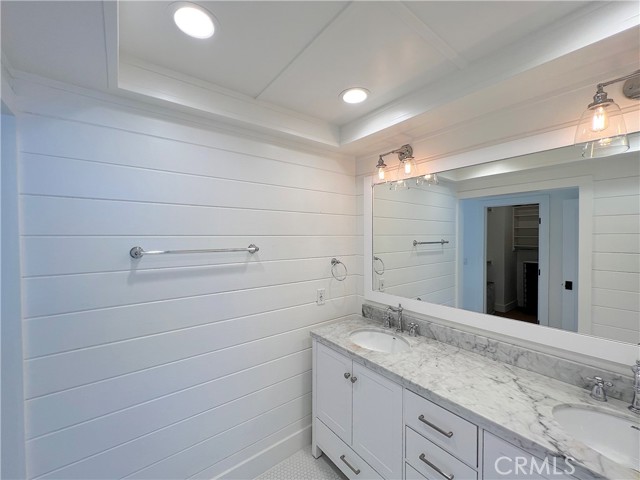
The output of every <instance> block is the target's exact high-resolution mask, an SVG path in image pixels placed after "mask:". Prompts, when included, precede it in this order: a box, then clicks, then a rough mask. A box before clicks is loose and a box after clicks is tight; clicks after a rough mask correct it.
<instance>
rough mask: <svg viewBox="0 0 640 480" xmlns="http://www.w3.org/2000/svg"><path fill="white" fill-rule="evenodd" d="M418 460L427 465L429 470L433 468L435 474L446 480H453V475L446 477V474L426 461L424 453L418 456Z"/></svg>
mask: <svg viewBox="0 0 640 480" xmlns="http://www.w3.org/2000/svg"><path fill="white" fill-rule="evenodd" d="M420 460H422V461H423V462H424V463H426V464H427V465H429V466H430V467H431V468H433V469H434V470H435V471H436V472H438V473H439V474H440V475H442V476H443V477H444V478H446V479H447V480H453V473H452V474H451V475H447V474H446V473H444V472H443V471H442V470H440V469H439V468H438V467H436V466H435V465H434V464H433V463H431V462H430V461H429V460H427V457H425V456H424V453H421V454H420Z"/></svg>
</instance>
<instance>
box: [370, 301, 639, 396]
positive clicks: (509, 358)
mask: <svg viewBox="0 0 640 480" xmlns="http://www.w3.org/2000/svg"><path fill="white" fill-rule="evenodd" d="M362 315H363V316H364V317H367V318H371V319H375V320H378V321H382V320H383V318H384V317H385V309H383V308H380V307H377V306H375V305H369V304H363V305H362ZM404 317H405V325H407V324H408V322H415V323H417V324H418V326H419V331H420V334H421V335H423V336H425V337H429V338H433V339H435V340H438V341H440V342H443V343H448V344H449V345H453V346H455V347H460V348H462V349H463V350H467V351H470V352H473V353H477V354H478V355H482V356H484V357H487V358H490V359H492V360H498V361H500V362H504V363H508V364H509V365H513V366H516V367H520V368H524V369H525V370H530V371H532V372H535V373H539V374H542V375H545V376H547V377H551V378H555V379H557V380H560V381H562V382H565V383H569V384H571V385H576V386H578V387H581V388H591V386H592V385H593V381H591V380H589V378H590V377H595V376H596V375H597V376H600V377H603V378H604V379H605V380H607V381H608V382H611V383H612V384H613V385H612V386H611V387H609V388H608V389H607V394H608V395H609V397H611V398H617V399H618V400H622V401H624V402H629V403H630V402H631V399H632V398H633V389H632V387H633V377H632V375H631V368H629V373H628V375H626V376H624V375H620V374H618V373H615V372H609V371H605V370H603V369H602V368H596V367H593V366H591V365H585V364H581V363H578V362H574V361H572V360H568V359H566V358H561V357H558V356H555V355H551V354H548V353H543V352H539V351H536V350H532V349H529V348H525V347H522V346H519V345H514V344H511V343H507V342H504V341H500V340H496V339H495V338H489V337H485V336H482V335H479V334H477V333H472V332H465V331H463V330H459V329H456V328H453V327H450V326H446V325H441V324H438V323H435V322H430V321H428V320H425V319H424V318H420V317H419V316H416V315H414V314H413V313H412V312H405V314H404ZM630 367H631V366H630Z"/></svg>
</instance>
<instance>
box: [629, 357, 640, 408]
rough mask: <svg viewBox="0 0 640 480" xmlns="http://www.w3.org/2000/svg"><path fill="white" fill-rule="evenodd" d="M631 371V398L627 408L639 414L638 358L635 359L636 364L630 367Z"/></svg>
mask: <svg viewBox="0 0 640 480" xmlns="http://www.w3.org/2000/svg"><path fill="white" fill-rule="evenodd" d="M631 371H632V372H633V400H631V405H629V410H631V411H632V412H633V413H638V414H640V360H636V364H635V365H633V366H632V367H631Z"/></svg>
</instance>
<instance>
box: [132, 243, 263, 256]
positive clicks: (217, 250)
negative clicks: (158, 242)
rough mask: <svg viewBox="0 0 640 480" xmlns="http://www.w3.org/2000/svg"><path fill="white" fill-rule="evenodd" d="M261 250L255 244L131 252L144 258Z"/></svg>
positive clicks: (133, 250) (136, 249)
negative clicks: (202, 248)
mask: <svg viewBox="0 0 640 480" xmlns="http://www.w3.org/2000/svg"><path fill="white" fill-rule="evenodd" d="M258 250H260V249H259V248H258V247H257V246H256V245H254V244H253V243H252V244H251V245H249V246H248V247H247V248H208V249H204V250H148V251H147V250H145V249H143V248H142V247H133V248H132V249H131V250H129V255H131V257H132V258H142V257H143V255H164V254H165V253H221V252H249V253H256V252H257V251H258Z"/></svg>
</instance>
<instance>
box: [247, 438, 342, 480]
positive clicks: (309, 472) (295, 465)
mask: <svg viewBox="0 0 640 480" xmlns="http://www.w3.org/2000/svg"><path fill="white" fill-rule="evenodd" d="M255 480H347V477H346V476H345V475H343V473H342V472H341V471H340V470H338V468H337V467H336V466H335V465H334V464H333V463H331V461H330V460H329V459H328V458H327V457H326V456H325V455H322V456H321V457H320V458H318V459H315V458H313V455H311V445H307V446H306V447H304V448H303V449H302V450H298V451H297V452H296V453H294V454H293V455H292V456H290V457H289V458H287V459H286V460H283V461H282V462H280V463H279V464H278V465H276V466H275V467H273V468H271V469H270V470H267V471H266V472H264V473H263V474H262V475H260V476H259V477H257V478H256V479H255Z"/></svg>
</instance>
